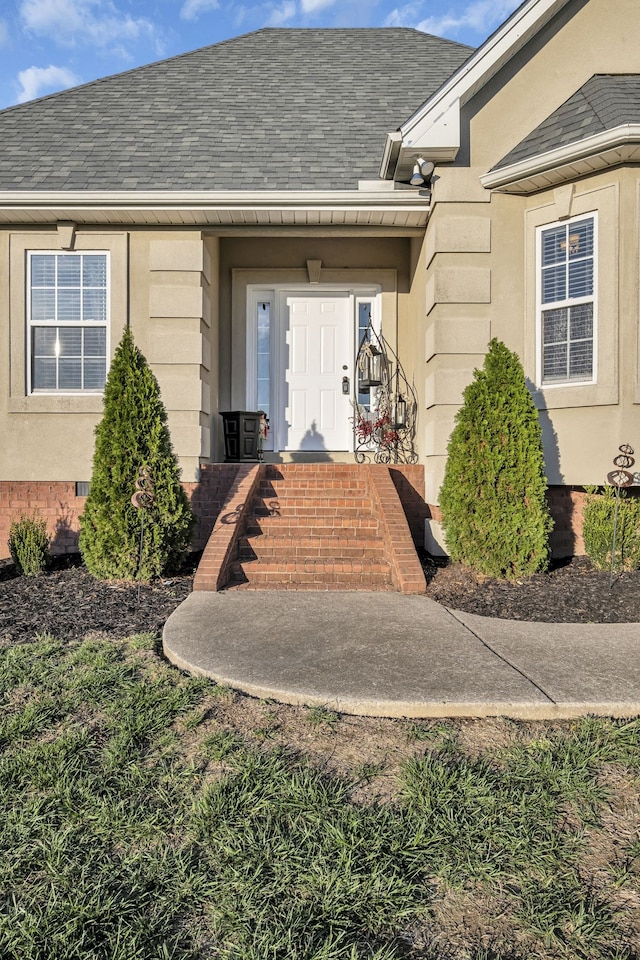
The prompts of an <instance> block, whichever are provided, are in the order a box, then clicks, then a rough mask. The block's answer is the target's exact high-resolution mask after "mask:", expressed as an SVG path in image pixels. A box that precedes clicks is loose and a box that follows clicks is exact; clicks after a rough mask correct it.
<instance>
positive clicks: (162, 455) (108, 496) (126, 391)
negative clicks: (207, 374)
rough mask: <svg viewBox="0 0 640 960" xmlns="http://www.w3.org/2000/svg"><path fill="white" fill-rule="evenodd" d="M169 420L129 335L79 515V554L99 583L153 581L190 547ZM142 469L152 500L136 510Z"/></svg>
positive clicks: (108, 394) (112, 375)
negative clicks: (151, 491) (150, 483)
mask: <svg viewBox="0 0 640 960" xmlns="http://www.w3.org/2000/svg"><path fill="white" fill-rule="evenodd" d="M166 420H167V414H166V411H165V409H164V406H163V403H162V400H161V398H160V389H159V387H158V382H157V380H156V378H155V377H154V375H153V373H152V372H151V370H150V369H149V366H148V364H147V361H146V360H145V358H144V356H143V355H142V353H141V352H140V350H138V348H137V347H136V346H135V344H134V341H133V336H132V334H131V332H130V331H129V330H125V333H124V335H123V337H122V340H121V342H120V344H119V346H118V349H117V350H116V354H115V356H114V359H113V363H112V364H111V369H110V371H109V376H108V378H107V383H106V386H105V391H104V414H103V417H102V420H101V421H100V423H99V424H98V426H97V427H96V446H95V454H94V458H93V473H92V477H91V486H90V488H89V496H88V497H87V502H86V505H85V509H84V513H83V515H82V517H81V518H80V524H81V530H80V551H81V553H82V556H83V558H84V561H85V563H86V565H87V568H88V569H89V571H90V572H91V573H92V574H93V576H95V577H97V578H98V579H101V580H133V579H135V578H136V577H137V576H138V575H139V576H140V578H141V579H143V580H150V579H151V578H152V577H157V576H161V575H162V574H163V573H165V572H166V571H167V570H169V569H172V568H175V567H176V566H177V565H178V564H179V562H180V560H181V559H182V557H183V556H184V554H185V552H186V550H187V549H188V546H189V540H190V534H191V529H192V527H193V514H192V512H191V507H190V506H189V501H188V499H187V496H186V494H185V492H184V489H183V487H182V485H181V483H180V471H179V468H178V464H177V460H176V457H175V455H174V453H173V450H172V447H171V440H170V438H169V431H168V429H167V426H166ZM141 471H143V472H145V473H146V474H147V475H148V476H149V477H150V479H151V482H152V484H153V500H152V502H151V503H150V505H149V506H148V507H143V508H141V509H137V508H136V507H135V506H134V505H133V503H132V501H131V498H132V496H133V494H135V493H136V482H137V480H138V478H139V476H140V473H141ZM142 526H143V532H142V551H141V553H142V560H141V562H140V569H138V562H139V561H138V557H139V552H140V539H141V527H142Z"/></svg>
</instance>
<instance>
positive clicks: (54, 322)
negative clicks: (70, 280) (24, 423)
mask: <svg viewBox="0 0 640 960" xmlns="http://www.w3.org/2000/svg"><path fill="white" fill-rule="evenodd" d="M26 253H27V264H26V313H27V316H26V352H25V355H26V361H27V364H26V365H27V370H26V374H27V377H26V380H27V395H29V396H56V397H60V396H102V393H103V391H104V388H103V387H100V388H98V389H85V388H80V389H76V390H73V389H43V388H35V387H34V386H33V336H32V331H33V328H34V327H56V328H58V327H69V328H77V327H81V328H89V329H96V328H98V327H100V328H104V330H105V366H106V375H108V372H109V358H110V356H111V349H110V333H111V255H110V251H109V250H38V249H29V250H27V251H26ZM37 256H55V257H63V256H64V257H69V256H71V257H97V256H99V257H104V258H105V267H106V270H105V274H106V303H105V316H106V319H105V322H104V323H97V322H96V321H94V320H92V321H88V320H87V321H83V320H59V319H58V318H57V317H54V318H53V319H51V320H33V319H32V316H31V294H32V284H31V262H32V258H33V257H37ZM55 289H57V285H56V287H55Z"/></svg>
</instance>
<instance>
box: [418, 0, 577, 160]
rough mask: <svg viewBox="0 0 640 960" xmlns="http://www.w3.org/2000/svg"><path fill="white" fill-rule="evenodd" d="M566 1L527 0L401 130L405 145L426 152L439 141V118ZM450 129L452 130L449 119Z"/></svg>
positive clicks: (464, 100) (462, 100)
mask: <svg viewBox="0 0 640 960" xmlns="http://www.w3.org/2000/svg"><path fill="white" fill-rule="evenodd" d="M568 2H569V0H529V2H528V3H524V4H523V5H522V6H521V7H520V8H519V9H518V10H516V11H515V13H513V14H512V15H511V16H510V17H509V19H508V20H506V21H505V23H504V24H503V25H502V26H501V27H500V28H499V29H498V30H496V32H495V33H493V34H492V35H491V36H490V37H489V38H488V40H486V41H485V42H484V43H483V44H482V46H481V47H479V48H478V49H477V50H476V52H475V53H474V54H472V56H471V58H470V59H469V60H468V61H467V62H466V63H465V64H463V66H462V67H460V69H459V70H458V71H457V72H456V73H454V74H453V76H452V77H451V79H450V80H448V81H447V83H445V84H444V85H443V86H442V87H441V88H440V89H439V90H438V91H437V93H436V94H434V96H433V97H431V99H430V100H427V102H426V103H425V104H423V106H422V107H421V108H420V109H419V110H418V111H416V113H414V114H413V116H411V117H409V119H408V120H407V121H406V122H405V123H404V124H403V125H402V126H401V127H400V132H401V134H402V141H403V144H404V145H405V146H414V147H415V146H420V147H424V148H425V149H426V148H427V147H428V146H429V145H430V143H431V135H432V133H433V135H434V136H435V137H436V138H437V139H442V136H443V133H444V129H446V128H443V126H442V124H441V123H440V121H441V119H442V118H444V117H447V116H449V114H450V112H451V111H453V110H455V109H457V110H458V111H459V110H460V107H461V106H463V105H464V104H465V103H467V101H468V100H470V98H471V97H472V96H473V94H474V93H476V92H477V91H478V90H479V89H480V88H481V87H482V86H484V84H485V83H487V81H488V80H490V79H491V77H493V76H494V75H495V74H496V73H497V72H498V70H499V69H500V68H501V67H502V66H504V64H505V63H508V61H509V60H510V59H511V58H512V57H513V56H514V55H515V54H516V53H517V52H518V50H520V49H521V48H522V47H523V46H524V45H525V43H527V41H528V40H529V39H530V38H531V37H532V36H534V35H535V34H536V33H537V32H538V31H539V30H540V29H541V28H542V27H543V26H544V24H545V23H547V22H548V21H549V20H550V19H551V18H552V17H553V16H555V14H556V13H557V12H558V10H560V9H562V7H564V6H565V5H566V4H567V3H568ZM449 130H450V131H451V132H453V130H454V127H453V125H451V121H450V120H449ZM457 130H458V140H457V142H455V143H453V142H452V143H449V144H447V146H448V147H449V148H451V149H454V148H458V147H459V146H460V139H459V136H460V135H459V120H458V127H457Z"/></svg>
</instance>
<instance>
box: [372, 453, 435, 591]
mask: <svg viewBox="0 0 640 960" xmlns="http://www.w3.org/2000/svg"><path fill="white" fill-rule="evenodd" d="M367 473H368V475H369V490H370V492H371V499H372V500H373V504H374V507H375V508H376V512H377V514H378V521H379V524H380V533H381V534H382V536H383V538H384V542H385V547H386V551H387V555H388V556H387V559H388V560H389V563H390V565H391V576H392V580H393V585H394V587H396V589H397V590H399V592H400V593H424V592H425V591H426V589H427V583H426V580H425V576H424V571H423V569H422V564H421V563H420V560H419V559H418V555H417V554H416V548H415V547H414V545H413V539H412V537H411V531H410V530H409V524H408V523H407V518H406V516H405V513H404V510H403V508H402V503H401V501H400V497H399V496H398V492H397V490H396V487H395V484H394V482H393V480H392V479H391V473H390V471H389V467H385V466H378V465H372V466H370V467H369V469H368V471H367Z"/></svg>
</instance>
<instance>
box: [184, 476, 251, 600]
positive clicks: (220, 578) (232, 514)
mask: <svg viewBox="0 0 640 960" xmlns="http://www.w3.org/2000/svg"><path fill="white" fill-rule="evenodd" d="M263 473H264V466H263V465H262V464H257V465H251V466H249V465H245V464H243V465H241V466H240V467H239V468H238V472H237V474H236V477H235V480H234V481H233V484H232V485H231V489H230V491H229V495H228V497H227V499H226V500H225V502H224V505H223V507H222V510H221V511H220V515H219V516H218V519H217V520H216V523H215V526H214V528H213V533H212V534H211V536H210V537H209V540H208V542H207V545H206V547H205V548H204V553H203V554H202V560H201V561H200V564H199V566H198V569H197V571H196V575H195V579H194V581H193V589H194V590H222V588H223V587H225V586H226V585H227V583H228V582H229V579H230V569H231V564H232V563H233V561H234V560H237V559H238V540H239V539H240V537H241V536H242V533H243V531H244V529H245V527H246V522H247V518H248V516H249V514H250V513H251V510H252V509H253V497H254V494H255V493H256V491H257V489H258V486H259V484H260V479H261V477H262V474H263Z"/></svg>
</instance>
